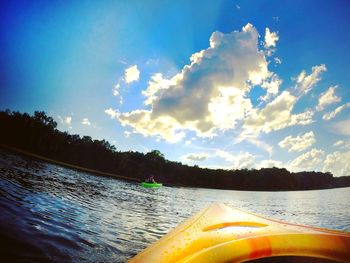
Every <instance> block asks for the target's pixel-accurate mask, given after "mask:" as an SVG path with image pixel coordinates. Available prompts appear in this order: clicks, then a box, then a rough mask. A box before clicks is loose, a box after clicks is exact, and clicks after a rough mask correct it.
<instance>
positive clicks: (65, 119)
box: [58, 116, 73, 125]
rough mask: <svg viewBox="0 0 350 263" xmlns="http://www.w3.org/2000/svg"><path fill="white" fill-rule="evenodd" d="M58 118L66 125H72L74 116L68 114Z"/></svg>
mask: <svg viewBox="0 0 350 263" xmlns="http://www.w3.org/2000/svg"><path fill="white" fill-rule="evenodd" d="M58 119H59V121H60V123H62V124H64V125H71V124H72V119H73V118H72V116H67V117H63V118H62V117H61V116H58Z"/></svg>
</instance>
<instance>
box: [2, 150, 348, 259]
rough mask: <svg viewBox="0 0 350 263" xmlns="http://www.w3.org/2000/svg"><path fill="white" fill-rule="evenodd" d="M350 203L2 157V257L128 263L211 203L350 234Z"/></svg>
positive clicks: (333, 196)
mask: <svg viewBox="0 0 350 263" xmlns="http://www.w3.org/2000/svg"><path fill="white" fill-rule="evenodd" d="M349 199H350V188H342V189H333V190H320V191H298V192H244V191H227V190H210V189H193V188H170V187H161V188H158V189H151V188H142V187H140V186H139V185H138V184H135V183H128V182H123V181H118V180H115V179H111V178H104V177H98V176H93V175H90V174H87V173H84V172H78V171H74V170H70V169H67V168H63V167H60V166H57V165H52V164H48V163H45V162H41V161H33V160H31V159H28V158H24V157H20V156H17V155H14V154H9V153H5V152H2V151H0V211H1V213H0V243H1V244H2V247H1V248H2V249H1V250H0V256H1V258H2V259H3V258H4V256H6V257H11V258H12V260H17V261H23V262H28V261H35V262H82V261H83V262H125V261H126V260H127V259H128V258H130V257H131V256H133V255H135V254H136V253H138V252H139V251H140V250H142V249H144V248H145V247H146V246H148V245H149V244H150V243H152V242H154V241H156V240H157V239H158V238H159V237H161V236H163V235H164V234H166V233H167V232H168V231H169V230H170V229H171V228H173V227H175V226H176V225H178V224H179V223H180V222H181V221H183V220H184V219H186V218H188V217H189V216H190V215H192V214H193V213H195V212H197V211H198V210H200V209H202V208H203V207H205V206H207V205H209V204H210V203H212V202H223V203H226V204H228V205H230V206H236V207H239V208H242V209H244V210H248V211H253V212H257V213H260V214H264V215H266V216H273V217H274V218H277V219H282V220H287V221H291V222H295V223H301V224H308V225H314V226H321V227H328V228H334V229H340V230H345V231H349V232H350V219H349V216H348V215H349V214H350V204H349V202H348V200H349Z"/></svg>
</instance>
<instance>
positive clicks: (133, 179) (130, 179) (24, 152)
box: [0, 144, 140, 182]
mask: <svg viewBox="0 0 350 263" xmlns="http://www.w3.org/2000/svg"><path fill="white" fill-rule="evenodd" d="M0 148H2V149H5V150H9V151H12V152H15V153H19V154H23V155H26V156H29V157H33V158H36V159H39V160H42V161H46V162H49V163H53V164H58V165H61V166H64V167H67V168H72V169H75V170H79V171H82V172H88V173H92V174H98V175H103V176H108V177H113V178H116V179H123V180H127V181H134V182H140V180H138V179H137V178H132V177H127V176H122V175H117V174H112V173H106V172H101V171H98V170H94V169H89V168H85V167H82V166H78V165H74V164H69V163H66V162H62V161H57V160H54V159H51V158H47V157H45V156H42V155H39V154H35V153H31V152H28V151H24V150H22V149H19V148H16V147H13V146H8V145H4V144H0Z"/></svg>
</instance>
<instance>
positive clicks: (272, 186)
mask: <svg viewBox="0 0 350 263" xmlns="http://www.w3.org/2000/svg"><path fill="white" fill-rule="evenodd" d="M0 131H1V135H0V143H1V144H3V145H8V146H12V147H16V148H19V149H22V150H25V151H28V152H32V153H35V154H38V155H42V156H45V157H47V158H51V159H54V160H57V161H61V162H66V163H68V164H72V165H78V166H82V167H85V168H89V169H94V170H99V171H101V172H107V173H112V174H116V175H121V176H126V177H131V178H134V179H137V180H139V181H142V180H144V179H146V178H147V177H148V176H149V175H151V174H152V175H154V176H155V179H156V180H157V181H159V182H162V183H163V184H165V185H177V186H191V187H207V188H218V189H231V190H254V191H257V190H258V191H260V190H267V191H277V190H310V189H326V188H335V187H349V186H350V176H343V177H333V175H332V174H331V173H330V172H327V173H322V172H298V173H291V172H289V171H288V170H287V169H285V168H276V167H273V168H261V169H259V170H257V169H240V170H224V169H207V168H200V167H198V166H189V165H184V164H182V163H180V162H174V161H169V160H167V159H165V158H164V155H163V154H162V153H161V152H159V151H158V150H153V151H151V152H148V153H140V152H135V151H127V152H121V151H118V150H117V149H116V147H115V146H114V145H112V144H110V143H109V142H108V141H106V140H94V139H93V138H91V137H90V136H83V137H81V136H79V135H76V134H69V133H68V132H62V131H59V130H58V129H57V123H56V122H55V121H54V119H53V118H52V117H50V116H47V115H46V113H45V112H43V111H35V112H34V115H32V116H31V115H29V114H28V113H20V112H18V111H10V110H5V111H0Z"/></svg>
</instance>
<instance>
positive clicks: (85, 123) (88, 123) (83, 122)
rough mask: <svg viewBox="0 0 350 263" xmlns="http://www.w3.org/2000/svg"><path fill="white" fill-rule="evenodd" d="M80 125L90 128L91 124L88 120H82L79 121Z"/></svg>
mask: <svg viewBox="0 0 350 263" xmlns="http://www.w3.org/2000/svg"><path fill="white" fill-rule="evenodd" d="M81 124H83V125H86V126H90V125H91V122H90V121H89V119H88V118H84V119H83V120H82V121H81Z"/></svg>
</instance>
